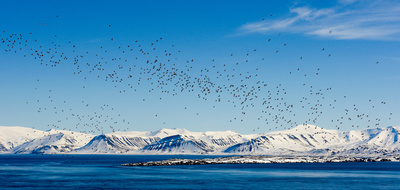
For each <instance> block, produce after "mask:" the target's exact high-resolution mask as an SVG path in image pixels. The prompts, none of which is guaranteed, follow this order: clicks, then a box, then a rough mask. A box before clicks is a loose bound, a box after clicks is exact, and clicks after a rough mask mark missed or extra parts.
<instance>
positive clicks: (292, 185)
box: [0, 155, 400, 189]
mask: <svg viewBox="0 0 400 190" xmlns="http://www.w3.org/2000/svg"><path fill="white" fill-rule="evenodd" d="M215 157H217V156H180V155H176V156H159V155H157V156H148V155H146V156H137V155H68V156H67V155H64V156H62V155H44V156H42V155H0V189H400V163H399V162H381V163H323V164H322V163H313V164H306V163H303V164H237V165H199V166H158V167H123V166H120V165H121V164H124V163H130V162H146V161H156V160H164V159H170V158H190V159H195V158H215Z"/></svg>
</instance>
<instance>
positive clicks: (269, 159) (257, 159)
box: [122, 156, 400, 166]
mask: <svg viewBox="0 0 400 190" xmlns="http://www.w3.org/2000/svg"><path fill="white" fill-rule="evenodd" d="M390 161H400V156H394V157H376V158H365V157H341V156H339V157H323V156H321V157H311V156H310V157H307V156H298V157H277V156H233V157H222V158H213V159H194V160H191V159H178V158H174V159H169V160H162V161H150V162H139V163H127V164H122V166H173V165H209V164H273V163H329V162H390Z"/></svg>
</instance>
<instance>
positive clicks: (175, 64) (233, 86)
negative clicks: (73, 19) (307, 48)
mask: <svg viewBox="0 0 400 190" xmlns="http://www.w3.org/2000/svg"><path fill="white" fill-rule="evenodd" d="M57 18H58V16H57ZM263 20H264V19H263ZM40 25H43V26H46V24H43V23H41V24H40ZM106 27H108V28H111V27H112V25H106ZM44 30H45V29H44ZM278 36H280V34H278ZM0 37H1V43H0V48H1V52H2V54H17V55H21V56H22V55H23V57H26V58H28V59H29V62H34V63H37V66H38V67H46V68H54V69H55V68H57V67H60V66H64V67H68V68H73V70H74V71H73V74H74V75H76V77H77V78H79V79H80V80H82V81H85V80H87V79H88V78H89V77H90V78H97V79H96V80H98V82H99V83H101V82H103V83H105V84H107V85H109V84H111V85H109V87H111V88H113V89H114V91H115V92H117V93H119V94H124V93H128V92H131V91H137V90H142V91H146V92H148V93H155V94H157V95H158V96H159V99H160V100H161V101H162V99H163V97H165V96H178V95H180V94H188V93H189V94H191V95H192V97H193V98H198V99H201V100H203V101H206V102H213V103H212V104H213V106H212V107H211V108H210V109H213V108H215V107H216V106H218V105H219V104H220V103H223V102H225V103H226V102H228V103H230V104H231V105H232V106H233V108H234V109H236V110H238V113H239V114H238V115H234V116H232V118H231V119H230V120H229V121H227V122H243V121H244V120H245V119H246V118H248V117H246V114H247V115H249V113H251V114H254V113H255V111H254V110H256V111H257V113H256V114H257V117H256V119H257V120H258V121H259V122H261V123H262V126H265V128H261V129H260V127H256V128H254V129H253V131H256V130H257V131H261V132H262V131H266V130H270V131H271V130H275V129H289V128H292V127H295V126H297V125H300V124H304V123H309V124H318V122H319V120H320V119H321V118H322V116H323V115H324V113H325V112H324V111H329V110H334V109H335V106H336V105H337V103H338V102H339V101H345V99H346V96H343V98H342V99H334V98H332V97H334V96H330V95H329V94H330V93H331V91H332V87H331V86H325V87H323V88H322V87H317V86H315V85H312V82H311V81H312V80H313V79H316V78H317V77H318V76H320V75H321V68H320V67H315V68H312V70H311V71H310V69H308V70H306V69H304V70H303V68H302V66H301V64H296V65H294V66H293V69H291V70H289V71H287V72H286V73H282V74H285V75H287V80H292V81H296V82H298V81H310V82H301V83H299V87H300V88H301V89H303V91H304V92H307V93H303V94H300V95H298V96H297V95H293V93H297V92H295V91H293V90H291V89H288V87H289V88H290V86H288V87H285V84H286V82H285V81H282V82H280V83H274V82H270V81H268V79H267V77H265V76H264V73H263V72H262V69H263V67H265V64H264V63H265V62H266V58H265V57H263V56H262V53H260V51H262V50H257V49H251V50H247V51H245V52H242V53H240V55H238V54H237V53H230V54H228V55H226V56H227V57H228V58H229V59H230V60H232V62H229V63H228V62H222V63H221V62H220V61H218V60H216V59H215V58H212V57H211V58H210V59H209V61H208V62H207V63H204V62H200V61H197V58H196V57H193V58H192V59H182V58H181V57H182V54H183V53H184V52H183V51H181V50H179V49H177V48H176V47H175V45H174V44H170V45H168V47H169V48H167V49H164V48H163V49H161V48H160V47H166V46H167V45H165V43H164V39H163V37H159V38H157V39H154V41H151V42H141V41H140V40H133V41H132V43H130V44H129V45H127V44H117V42H116V40H115V39H116V38H115V37H111V38H109V39H108V40H109V42H110V43H107V44H113V45H112V46H103V45H98V47H96V48H93V49H88V50H83V49H82V48H81V47H80V46H79V44H76V43H74V42H73V41H67V42H65V41H62V42H58V41H59V40H57V35H54V40H53V41H52V42H51V43H43V42H42V41H43V39H40V38H36V37H35V34H33V33H8V32H7V31H6V30H4V31H2V33H1V36H0ZM273 40H274V38H273V37H269V38H266V39H265V45H269V43H271V41H273ZM114 42H115V43H114ZM160 43H163V46H161V45H160ZM289 45H290V43H289V42H282V43H281V46H280V47H279V48H285V47H287V46H289ZM327 49H328V48H325V47H321V49H320V52H318V53H321V54H324V55H326V57H327V59H329V57H331V56H332V55H331V53H329V52H327V51H328V50H327ZM271 53H272V52H271ZM273 53H274V54H278V53H280V52H279V49H278V48H277V50H274V52H273ZM183 57H184V56H183ZM305 59H306V58H305V57H303V56H300V57H298V61H299V62H304V60H305ZM377 63H378V62H377ZM247 65H252V67H248V68H249V69H247V70H245V69H243V68H247ZM49 72H51V69H50V70H49ZM304 78H306V79H305V80H303V79H304ZM316 80H317V79H316ZM36 82H37V83H38V84H39V83H40V82H42V80H41V79H37V80H36ZM82 83H83V85H82V86H80V88H82V89H87V88H89V87H90V86H87V85H85V84H84V82H82ZM35 89H36V90H39V89H37V87H35ZM46 91H47V92H46V93H47V94H48V96H45V97H40V98H38V99H37V100H35V101H27V102H26V103H27V104H35V105H36V106H37V107H38V108H37V110H36V111H37V112H38V113H42V112H53V113H54V115H55V117H58V119H57V121H56V122H55V123H52V124H49V125H48V126H49V127H52V128H58V129H65V130H68V129H69V130H71V126H65V125H63V121H65V120H75V121H76V125H75V126H74V127H75V129H80V128H85V129H91V130H89V131H81V132H89V133H99V132H101V133H102V132H103V130H111V131H114V132H115V131H128V130H132V128H131V127H130V124H131V122H129V121H128V119H125V118H122V117H121V113H117V109H116V108H115V107H114V106H111V105H109V104H104V103H101V104H99V105H93V104H90V103H88V101H86V100H81V101H80V104H79V105H80V108H72V107H69V103H70V102H69V101H67V100H57V98H54V97H55V96H57V94H54V93H53V91H52V89H46ZM293 97H298V98H297V99H295V100H293ZM136 98H139V99H141V101H146V97H136ZM44 101H45V102H46V103H50V104H46V105H52V106H46V107H43V106H44V105H45V104H43V102H44ZM60 103H61V104H60ZM367 103H369V104H370V106H375V105H377V104H381V105H384V104H386V102H385V101H375V100H369V101H368V102H367ZM57 105H58V106H57ZM59 105H63V106H59ZM190 106H191V105H186V106H184V107H183V108H182V109H185V110H188V109H189V108H190ZM87 107H91V108H93V109H92V110H94V111H87V112H86V113H83V114H82V113H78V112H75V111H76V110H78V109H83V110H84V108H87ZM360 109H361V108H359V107H358V106H357V105H355V104H349V105H348V107H347V108H346V109H344V110H343V111H342V112H341V113H342V114H341V115H339V116H338V117H337V118H330V122H331V123H332V126H335V127H336V128H337V129H340V127H341V126H343V125H344V123H346V122H350V121H356V120H357V121H367V122H368V127H379V124H380V121H381V118H379V117H373V116H372V115H371V114H368V113H365V112H362V111H361V110H360ZM88 110H89V109H88ZM111 112H113V113H115V115H118V116H117V117H114V116H111V115H109V113H111ZM198 114H199V113H198V112H197V113H196V115H198ZM61 115H62V116H61ZM391 115H392V114H390V116H389V117H391ZM158 116H159V114H155V115H154V117H158ZM300 117H301V119H299V118H300ZM324 119H326V118H324ZM389 119H390V118H389ZM355 123H357V122H355ZM243 127H249V126H243ZM352 127H359V125H357V124H356V125H352ZM361 127H363V126H361ZM108 128H109V129H108Z"/></svg>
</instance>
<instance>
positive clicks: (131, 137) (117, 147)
mask: <svg viewBox="0 0 400 190" xmlns="http://www.w3.org/2000/svg"><path fill="white" fill-rule="evenodd" d="M399 137H400V127H399V126H389V127H386V128H376V129H361V130H351V131H344V132H342V131H338V130H331V129H324V128H321V127H318V126H316V125H299V126H296V127H294V128H292V129H288V130H284V131H274V132H269V133H260V134H250V135H242V134H239V133H237V132H234V131H231V130H227V131H207V132H191V131H188V130H186V129H177V128H175V129H164V128H163V129H159V130H156V131H130V132H114V133H109V134H101V135H92V134H85V133H80V132H74V131H65V130H56V129H51V130H47V131H42V130H37V129H32V128H27V127H18V126H15V127H1V126H0V153H2V154H228V155H300V156H329V155H335V156H347V155H351V156H384V155H393V154H399V153H400V138H399Z"/></svg>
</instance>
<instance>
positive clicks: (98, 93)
mask: <svg viewBox="0 0 400 190" xmlns="http://www.w3.org/2000/svg"><path fill="white" fill-rule="evenodd" d="M0 6H1V7H5V8H4V10H3V11H2V12H1V13H0V18H1V19H0V28H1V31H0V32H1V33H0V37H1V38H2V39H3V40H5V41H4V42H3V43H1V44H0V50H1V53H0V72H1V73H0V74H1V75H0V93H1V94H2V96H1V97H2V98H1V99H0V115H1V117H0V125H3V126H15V125H19V126H26V127H35V128H38V129H43V130H46V129H50V128H58V129H67V130H75V131H85V132H91V133H95V134H99V133H101V132H104V133H108V132H112V131H125V130H127V131H134V130H137V131H151V130H157V129H160V128H186V129H188V130H191V131H211V130H234V131H237V132H240V133H244V134H248V133H259V132H269V131H275V130H284V129H289V128H291V127H293V126H295V125H298V124H303V123H309V124H316V125H319V126H321V127H324V128H329V129H340V130H353V129H362V128H368V127H369V128H374V127H386V126H391V125H399V124H400V111H399V109H398V107H399V105H400V100H399V98H398V94H399V91H400V89H399V86H400V74H399V71H400V56H399V54H398V52H400V46H399V45H400V44H399V40H400V11H399V10H400V3H398V2H396V1H357V0H341V1H279V2H278V1H252V2H244V1H229V2H228V1H217V2H214V1H145V2H143V1H117V2H109V1H83V2H81V1H56V2H52V1H43V2H41V3H38V2H32V1H12V2H1V3H0ZM13 34H14V35H13ZM10 36H11V37H10ZM7 38H8V40H11V39H12V40H16V41H15V42H16V43H15V44H12V43H13V42H14V41H12V40H11V41H8V40H7ZM3 40H2V41H3ZM35 40H36V41H35ZM19 42H21V44H19ZM152 44H153V45H152ZM25 45H26V46H25ZM139 45H140V47H139ZM128 46H129V47H128ZM55 48H57V49H55ZM153 48H155V49H153ZM31 49H32V50H31ZM131 49H132V51H131ZM8 50H11V51H8ZM36 50H38V51H39V52H43V53H42V54H43V56H42V57H40V58H39V57H38V56H37V55H36V52H35V51H36ZM141 50H142V51H143V52H148V53H149V54H143V52H142V51H141ZM15 51H17V52H15ZM169 53H171V55H168V54H169ZM32 54H33V55H32ZM165 54H167V56H165ZM61 55H62V56H63V57H61ZM35 57H36V59H35ZM65 57H67V58H68V59H64V58H65ZM60 58H61V59H60ZM74 59H78V61H75V60H74ZM156 59H157V61H158V62H157V64H159V63H162V64H165V66H162V68H161V69H160V71H157V70H156V69H154V68H153V66H155V65H156V63H154V61H155V60H156ZM57 60H61V61H60V63H59V64H58V63H57V64H54V62H51V61H57ZM147 60H149V61H150V62H151V64H148V63H147ZM168 60H169V61H168ZM192 60H193V61H192ZM188 61H189V62H188ZM106 62H107V63H106ZM41 63H42V64H41ZM46 64H47V66H46ZM51 65H56V66H51ZM157 66H158V65H157ZM99 68H101V69H103V70H98V69H99ZM129 68H130V69H129ZM141 68H142V69H141ZM188 69H189V71H188ZM166 70H168V71H169V72H170V71H179V72H180V71H182V72H184V74H185V76H186V77H188V76H190V78H185V79H183V77H178V76H177V77H172V78H170V79H171V80H170V81H164V80H165V79H166V78H168V77H166V76H164V78H159V77H160V75H159V76H157V74H162V72H163V71H166ZM145 71H147V72H145ZM317 73H318V74H317ZM112 74H114V75H113V76H114V77H118V79H117V78H110V77H109V76H110V75H112ZM178 74H179V73H178ZM181 74H183V73H181ZM220 74H221V76H220ZM130 75H131V76H132V77H131V78H129V76H130ZM113 79H114V80H120V79H123V80H122V81H119V82H112V80H113ZM197 79H199V80H200V81H202V83H201V84H200V85H203V86H201V87H199V86H198V85H199V83H198V82H197ZM228 79H229V80H228ZM242 80H243V81H242ZM184 81H185V82H187V85H189V84H190V85H194V86H193V87H190V86H189V87H188V86H186V88H184V90H183V91H181V90H182V88H180V87H179V86H174V85H173V84H176V82H179V83H178V84H179V85H181V84H182V83H183V82H184ZM205 81H208V82H210V83H208V82H205ZM160 82H161V83H162V82H168V83H169V84H168V85H164V86H163V89H161V88H160V85H158V86H157V84H161V83H160ZM138 83H139V84H138ZM152 83H153V84H152ZM210 84H212V85H210ZM204 85H206V86H207V87H208V89H209V90H210V92H209V93H207V95H205V92H204V91H202V90H204ZM208 85H210V86H208ZM241 85H242V86H245V87H243V88H242V89H241V90H240V91H239V90H235V89H236V88H237V87H240V86H241ZM218 87H220V88H221V89H222V92H218V93H217V92H216V90H218V89H219V88H218ZM258 87H260V88H258ZM189 89H190V90H193V91H189ZM221 89H220V90H221ZM252 89H253V90H252ZM228 90H230V91H228ZM233 90H235V91H233ZM166 91H168V92H166ZM231 92H232V93H233V94H235V95H241V96H240V97H238V96H236V97H233V96H232V94H230V93H231ZM254 92H256V93H255V94H254ZM248 93H249V94H248ZM245 94H247V95H248V96H247V100H246V101H245V102H244V103H243V104H242V103H241V102H242V101H243V100H244V98H245V97H244V96H243V95H245ZM199 95H200V98H199ZM218 96H219V97H218ZM218 98H219V100H220V101H217V102H216V100H218ZM240 98H242V99H240ZM272 108H273V109H272ZM321 112H322V113H321Z"/></svg>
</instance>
